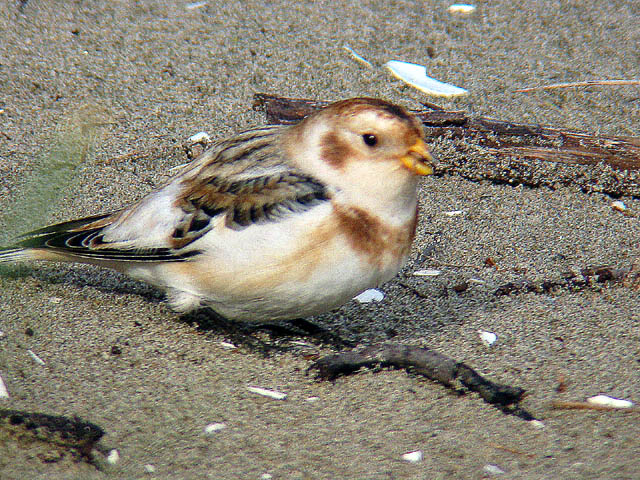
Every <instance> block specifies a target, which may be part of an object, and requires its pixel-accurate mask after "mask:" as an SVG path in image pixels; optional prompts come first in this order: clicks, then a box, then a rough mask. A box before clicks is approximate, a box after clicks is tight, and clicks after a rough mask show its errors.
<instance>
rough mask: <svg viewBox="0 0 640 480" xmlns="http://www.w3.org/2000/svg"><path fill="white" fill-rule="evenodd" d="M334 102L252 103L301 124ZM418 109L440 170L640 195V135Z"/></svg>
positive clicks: (272, 99) (263, 99) (273, 117)
mask: <svg viewBox="0 0 640 480" xmlns="http://www.w3.org/2000/svg"><path fill="white" fill-rule="evenodd" d="M327 103H328V102H323V101H312V100H305V99H291V98H284V97H279V96H275V95H268V94H256V95H255V96H254V105H253V106H254V108H255V109H259V110H263V111H264V112H265V113H266V116H267V121H268V122H269V123H295V122H297V121H299V120H300V119H302V118H304V117H305V116H306V115H309V114H310V113H312V112H313V111H315V110H317V109H319V108H322V107H323V106H325V105H327ZM414 113H415V114H416V115H417V116H418V117H419V118H420V119H421V120H422V122H423V124H424V128H425V134H426V139H427V142H428V143H430V144H431V146H432V148H433V150H434V152H435V154H436V156H437V158H438V162H439V165H437V167H436V173H437V174H443V173H448V174H455V175H460V176H461V177H464V178H467V179H470V180H474V181H477V180H490V181H494V182H499V183H509V184H524V185H527V186H531V187H539V186H546V187H550V188H555V187H556V186H560V185H575V186H577V187H579V188H581V189H582V190H583V191H585V192H602V193H607V194H609V195H613V196H623V195H630V196H636V197H638V196H640V138H635V137H616V136H606V135H592V134H589V133H585V132H578V131H570V130H562V129H556V128H550V127H542V126H537V125H525V124H518V123H509V122H502V121H499V120H494V119H490V118H487V117H474V116H471V115H469V114H468V113H465V112H456V111H429V110H418V111H414Z"/></svg>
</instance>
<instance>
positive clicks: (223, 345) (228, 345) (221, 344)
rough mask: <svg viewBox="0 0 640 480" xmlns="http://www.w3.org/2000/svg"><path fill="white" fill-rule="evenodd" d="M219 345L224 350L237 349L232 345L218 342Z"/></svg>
mask: <svg viewBox="0 0 640 480" xmlns="http://www.w3.org/2000/svg"><path fill="white" fill-rule="evenodd" d="M219 345H220V346H221V347H222V348H224V349H225V350H235V349H236V348H238V347H236V346H235V345H234V344H233V343H229V342H220V343H219Z"/></svg>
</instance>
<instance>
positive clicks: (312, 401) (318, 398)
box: [304, 397, 320, 403]
mask: <svg viewBox="0 0 640 480" xmlns="http://www.w3.org/2000/svg"><path fill="white" fill-rule="evenodd" d="M318 400H320V397H307V398H305V399H304V401H305V402H309V403H314V402H317V401H318Z"/></svg>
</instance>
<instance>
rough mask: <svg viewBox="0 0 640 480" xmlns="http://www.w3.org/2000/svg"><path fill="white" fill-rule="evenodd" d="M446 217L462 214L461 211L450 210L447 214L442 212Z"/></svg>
mask: <svg viewBox="0 0 640 480" xmlns="http://www.w3.org/2000/svg"><path fill="white" fill-rule="evenodd" d="M442 213H443V214H445V215H446V216H447V217H457V216H458V215H462V214H463V213H464V212H463V211H462V210H450V211H448V212H442Z"/></svg>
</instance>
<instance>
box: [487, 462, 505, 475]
mask: <svg viewBox="0 0 640 480" xmlns="http://www.w3.org/2000/svg"><path fill="white" fill-rule="evenodd" d="M483 470H484V471H485V472H487V473H489V474H491V475H502V474H503V473H504V470H502V469H501V468H500V467H499V466H497V465H491V464H490V463H489V464H487V465H485V466H484V468H483Z"/></svg>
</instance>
